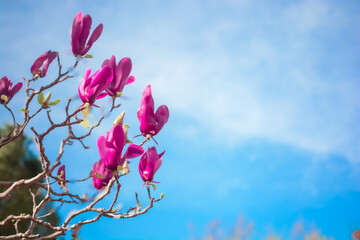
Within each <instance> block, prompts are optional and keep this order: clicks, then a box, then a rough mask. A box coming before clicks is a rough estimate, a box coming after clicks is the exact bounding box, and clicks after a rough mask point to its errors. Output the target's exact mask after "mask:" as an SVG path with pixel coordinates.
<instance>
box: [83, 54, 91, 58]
mask: <svg viewBox="0 0 360 240" xmlns="http://www.w3.org/2000/svg"><path fill="white" fill-rule="evenodd" d="M84 58H93V56H92V55H90V54H86V55H85V56H84Z"/></svg>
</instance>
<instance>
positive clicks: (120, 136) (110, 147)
mask: <svg viewBox="0 0 360 240" xmlns="http://www.w3.org/2000/svg"><path fill="white" fill-rule="evenodd" d="M97 145H98V149H99V154H100V157H101V160H102V161H103V163H104V166H105V167H106V168H108V169H110V170H112V171H114V170H117V167H118V166H119V165H120V166H122V165H123V164H124V162H125V160H126V159H129V158H135V157H138V156H140V155H141V154H142V153H143V152H144V149H143V148H142V147H141V146H138V145H136V144H130V145H129V147H128V148H127V150H126V152H125V154H124V155H123V156H121V154H122V151H123V149H124V146H125V134H124V130H123V126H122V125H115V126H113V127H112V128H111V130H110V131H109V132H107V133H106V137H104V136H100V137H99V138H98V140H97Z"/></svg>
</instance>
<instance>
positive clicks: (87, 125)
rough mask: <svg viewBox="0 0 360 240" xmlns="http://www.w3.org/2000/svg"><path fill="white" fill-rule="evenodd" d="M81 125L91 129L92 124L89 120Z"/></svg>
mask: <svg viewBox="0 0 360 240" xmlns="http://www.w3.org/2000/svg"><path fill="white" fill-rule="evenodd" d="M80 124H81V126H83V127H85V128H90V122H89V120H87V119H85V120H83V121H82V122H81V123H80Z"/></svg>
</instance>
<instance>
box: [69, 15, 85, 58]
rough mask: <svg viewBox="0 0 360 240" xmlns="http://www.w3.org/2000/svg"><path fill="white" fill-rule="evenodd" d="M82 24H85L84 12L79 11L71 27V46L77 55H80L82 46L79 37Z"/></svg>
mask: <svg viewBox="0 0 360 240" xmlns="http://www.w3.org/2000/svg"><path fill="white" fill-rule="evenodd" d="M82 26H83V17H82V12H79V13H78V14H76V16H75V19H74V22H73V25H72V29H71V48H72V52H73V54H74V56H75V57H76V56H77V55H79V54H80V52H81V48H80V45H79V37H80V34H81V29H82Z"/></svg>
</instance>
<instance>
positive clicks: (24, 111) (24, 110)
mask: <svg viewBox="0 0 360 240" xmlns="http://www.w3.org/2000/svg"><path fill="white" fill-rule="evenodd" d="M20 111H22V112H23V113H26V112H27V111H28V110H26V109H23V108H22V109H20Z"/></svg>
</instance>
